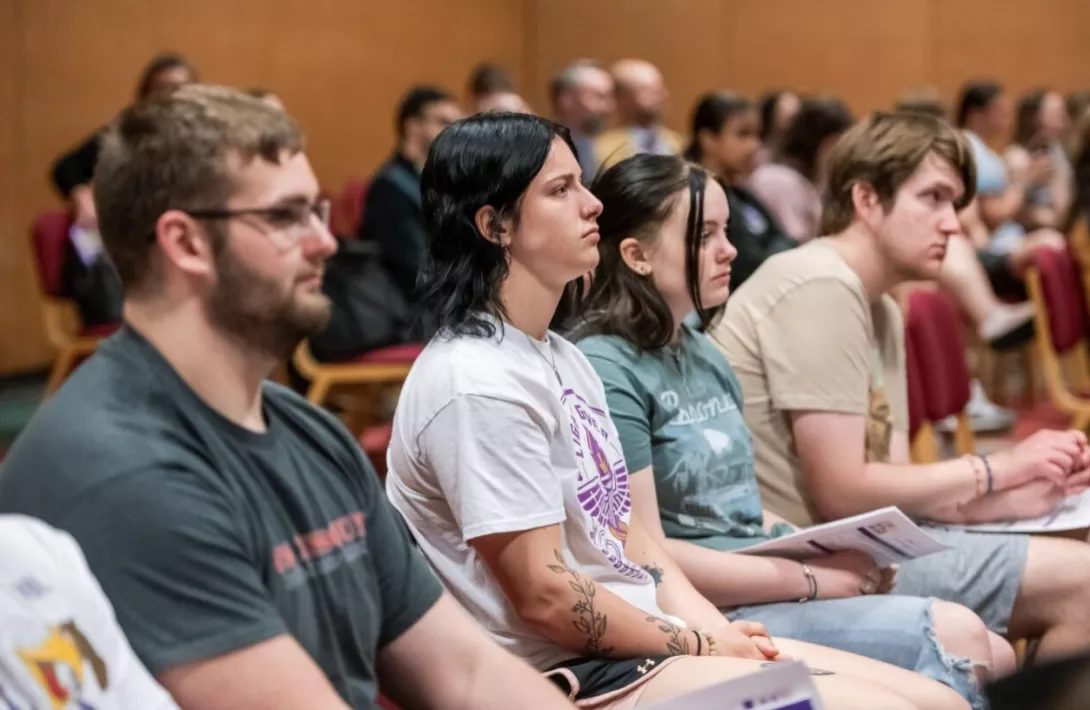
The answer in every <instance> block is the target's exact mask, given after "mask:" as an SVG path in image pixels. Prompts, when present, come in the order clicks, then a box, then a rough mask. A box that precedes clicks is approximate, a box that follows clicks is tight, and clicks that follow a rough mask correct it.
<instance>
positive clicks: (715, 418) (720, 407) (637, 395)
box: [579, 325, 780, 550]
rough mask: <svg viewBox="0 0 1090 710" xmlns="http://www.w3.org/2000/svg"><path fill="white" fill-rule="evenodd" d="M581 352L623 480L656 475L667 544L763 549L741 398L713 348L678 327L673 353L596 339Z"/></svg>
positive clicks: (613, 338)
mask: <svg viewBox="0 0 1090 710" xmlns="http://www.w3.org/2000/svg"><path fill="white" fill-rule="evenodd" d="M579 348H580V349H581V350H582V351H583V353H584V354H585V355H586V356H587V359H588V360H589V361H590V363H591V365H592V366H593V367H594V370H595V371H596V372H597V373H598V376H599V377H600V378H601V380H602V384H603V385H604V386H605V391H606V401H607V403H608V405H609V413H610V416H611V417H612V418H613V421H614V423H615V424H616V426H617V431H618V434H619V435H620V439H621V446H622V448H623V450H624V455H625V461H626V463H627V464H628V468H629V470H630V471H632V473H633V475H636V474H637V473H638V472H639V471H642V470H644V469H646V468H647V467H648V466H651V468H652V471H653V472H654V476H655V492H656V493H657V495H658V503H659V515H660V517H661V519H662V527H663V531H664V532H665V533H666V535H667V537H672V538H684V539H687V540H690V541H691V542H694V543H696V544H699V545H703V546H705V547H711V548H715V549H719V550H734V549H739V548H743V547H747V546H749V545H753V544H756V543H758V542H761V541H763V540H767V539H768V535H766V534H765V532H764V529H763V513H762V510H761V495H760V491H759V490H758V487H757V478H756V475H755V473H754V469H753V441H752V438H751V436H750V433H749V429H748V428H747V427H746V423H745V420H744V419H743V417H742V412H741V410H740V409H739V404H738V403H739V402H741V401H742V395H741V389H740V387H739V385H738V380H737V379H736V378H735V376H734V373H733V372H732V371H731V369H730V365H728V364H727V361H726V360H725V359H724V358H723V356H722V355H721V354H720V353H719V351H718V350H716V348H715V346H713V345H712V344H711V343H710V342H709V341H708V339H707V338H705V337H704V335H702V334H701V333H699V332H697V331H696V330H694V329H692V328H691V327H689V326H687V325H686V326H684V327H683V328H682V331H681V341H680V343H679V345H678V346H677V347H670V348H663V349H661V350H658V351H653V352H641V351H639V350H638V349H637V348H636V346H634V345H633V344H632V343H629V342H628V341H626V340H624V339H623V338H620V337H618V336H612V335H597V336H591V337H588V338H584V339H583V340H581V341H580V342H579ZM775 532H777V533H778V532H780V531H779V530H777V531H775Z"/></svg>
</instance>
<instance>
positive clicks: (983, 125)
mask: <svg viewBox="0 0 1090 710" xmlns="http://www.w3.org/2000/svg"><path fill="white" fill-rule="evenodd" d="M957 125H958V127H959V128H961V129H963V130H964V131H965V135H966V136H967V137H968V139H969V145H970V147H971V148H972V150H973V159H974V161H975V162H976V183H977V184H976V193H977V203H978V206H979V214H980V218H981V221H982V222H983V224H984V226H985V227H986V228H987V232H988V236H987V240H986V241H985V242H984V243H978V244H977V247H978V248H980V249H984V250H986V251H990V252H993V253H996V254H1009V255H1011V263H1012V265H1014V267H1015V268H1016V269H1018V270H1019V271H1021V270H1022V269H1024V268H1025V266H1026V265H1027V262H1028V260H1030V259H1032V251H1033V249H1034V248H1036V247H1037V246H1043V247H1047V248H1051V249H1063V248H1065V240H1064V236H1063V235H1062V234H1060V233H1059V232H1057V231H1056V230H1055V229H1038V230H1035V231H1033V232H1031V233H1029V234H1027V233H1026V230H1025V228H1024V227H1023V226H1022V225H1021V224H1019V223H1018V221H1017V217H1018V215H1019V213H1020V212H1021V211H1022V208H1023V207H1024V206H1025V203H1026V194H1027V193H1028V192H1029V191H1031V190H1035V189H1037V188H1042V187H1045V186H1047V184H1048V182H1049V180H1050V179H1051V175H1050V170H1051V166H1050V163H1049V161H1048V159H1047V156H1046V157H1044V159H1041V160H1034V161H1031V162H1030V163H1029V164H1028V165H1022V166H1009V165H1008V164H1007V163H1005V162H1004V161H1003V159H1002V158H1001V157H1000V156H999V153H998V152H997V151H998V150H1004V149H1005V148H1006V147H1007V145H1008V143H1009V142H1010V139H1011V131H1012V128H1013V107H1012V105H1011V99H1010V96H1008V95H1007V93H1006V92H1005V91H1004V90H1003V87H1002V86H1000V85H999V84H997V83H996V82H994V81H974V82H969V83H967V84H966V85H965V86H964V87H962V90H961V96H960V98H959V100H958V108H957Z"/></svg>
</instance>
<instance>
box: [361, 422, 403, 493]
mask: <svg viewBox="0 0 1090 710" xmlns="http://www.w3.org/2000/svg"><path fill="white" fill-rule="evenodd" d="M393 433H394V425H393V423H392V422H381V423H379V424H375V425H374V426H369V427H367V428H365V429H364V430H363V433H361V434H360V436H359V444H360V448H361V449H363V453H365V454H367V458H368V459H370V461H371V466H372V467H374V469H375V473H377V474H378V477H379V478H380V479H382V480H385V479H386V449H388V448H390V438H391V437H392V436H393Z"/></svg>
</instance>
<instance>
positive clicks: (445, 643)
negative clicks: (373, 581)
mask: <svg viewBox="0 0 1090 710" xmlns="http://www.w3.org/2000/svg"><path fill="white" fill-rule="evenodd" d="M379 675H380V677H381V685H382V689H383V692H384V693H385V694H387V695H389V696H390V697H391V698H392V699H393V700H395V701H396V702H397V703H398V704H399V705H401V706H402V707H412V708H432V709H433V710H477V709H479V710H507V709H508V708H510V709H511V710H530V709H531V708H533V709H534V710H537V709H538V708H541V709H542V710H559V709H560V708H570V707H571V705H570V704H569V703H568V701H567V700H566V699H565V698H564V697H563V695H561V693H560V692H559V690H557V688H556V686H554V685H553V684H552V683H550V682H549V681H547V680H545V679H544V678H543V677H542V676H541V675H539V674H538V673H537V672H536V671H534V670H533V669H532V668H530V666H528V665H526V664H525V663H523V662H522V661H520V660H519V659H517V658H515V657H514V656H512V655H511V654H509V653H507V652H506V651H504V650H503V649H501V648H500V647H499V646H497V645H496V644H494V643H492V641H491V640H489V639H488V637H487V636H485V634H484V633H483V632H482V631H481V629H480V627H479V626H477V624H476V623H474V622H473V620H472V619H471V618H470V617H469V616H468V615H467V614H466V613H465V611H463V610H462V608H461V607H459V606H458V604H457V603H456V602H454V601H453V600H452V599H451V598H450V597H449V596H447V595H444V596H443V597H442V598H440V600H439V601H438V602H437V603H436V604H435V606H433V607H432V608H431V609H430V610H428V612H427V613H426V614H425V615H424V616H423V617H421V618H420V620H419V621H417V622H416V623H415V624H414V625H413V626H412V627H410V628H409V630H408V631H406V632H405V633H403V634H402V635H401V636H399V637H398V638H397V640H395V641H393V642H392V643H390V644H389V645H388V646H386V648H384V649H383V650H382V652H381V653H380V654H379Z"/></svg>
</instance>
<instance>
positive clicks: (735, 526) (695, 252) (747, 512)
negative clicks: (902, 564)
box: [571, 155, 1013, 707]
mask: <svg viewBox="0 0 1090 710" xmlns="http://www.w3.org/2000/svg"><path fill="white" fill-rule="evenodd" d="M594 193H595V195H596V196H597V197H598V198H599V199H600V200H602V204H603V213H602V217H601V218H600V220H599V230H600V234H601V242H600V244H599V252H600V254H601V260H600V262H599V265H598V268H597V270H596V271H595V273H594V277H593V279H592V286H591V291H590V294H589V296H588V297H587V298H586V299H585V300H584V301H583V303H582V304H581V306H582V308H583V312H582V315H581V316H580V317H579V318H578V319H576V320H575V321H574V323H573V324H572V331H571V337H572V338H573V339H574V340H575V341H576V342H577V343H578V345H579V348H580V350H582V351H583V353H584V354H585V355H586V356H587V358H588V360H589V361H590V363H591V365H592V366H593V367H594V369H595V371H596V372H597V373H598V375H599V377H600V378H601V379H602V382H603V385H604V387H605V393H606V402H607V404H608V407H609V411H610V414H611V416H612V418H613V421H614V422H615V423H616V424H617V429H618V433H619V436H620V442H621V446H622V448H623V450H624V456H625V461H626V463H627V465H628V468H629V470H630V471H631V472H632V473H631V490H632V505H633V510H634V512H635V517H636V518H637V519H639V520H640V521H641V522H643V524H644V526H645V527H646V528H647V529H649V530H651V531H652V532H653V534H654V535H655V536H656V537H657V538H658V540H659V542H660V543H662V544H663V545H664V547H665V549H666V550H667V552H668V553H669V554H670V555H671V557H672V558H673V559H674V560H675V561H676V562H677V563H678V565H679V566H680V567H681V570H682V572H683V573H685V574H686V575H688V576H689V578H690V579H691V580H692V581H693V583H694V584H695V585H696V587H697V589H698V590H699V591H700V592H701V593H702V594H703V595H704V596H705V597H707V598H708V599H710V600H711V601H712V602H714V603H715V604H716V605H717V606H719V607H721V608H723V609H725V610H727V616H728V617H729V618H731V619H745V620H750V621H759V622H761V623H762V624H764V625H765V626H766V628H768V629H769V630H770V632H771V633H772V634H773V636H777V637H780V636H782V637H787V638H792V639H798V640H799V641H808V642H811V643H817V644H821V645H823V646H829V647H832V648H836V649H840V650H841V651H847V652H850V653H855V654H859V655H860V656H866V657H869V658H873V659H877V660H880V661H884V662H885V663H889V664H893V665H896V666H900V668H902V669H907V670H911V671H916V672H918V673H921V674H923V675H926V676H928V677H929V678H931V679H933V680H936V681H938V682H941V683H943V684H945V685H947V686H949V687H950V688H953V689H955V690H956V691H958V692H959V693H960V694H961V695H962V696H963V697H965V698H967V699H970V700H971V701H972V702H973V703H974V707H980V704H981V702H982V699H981V697H980V695H979V691H978V689H977V685H976V679H975V678H974V673H975V672H974V670H973V666H974V665H991V664H992V663H993V662H994V660H995V659H994V658H993V653H992V648H991V646H990V642H989V636H988V632H987V630H986V629H985V627H984V624H983V622H982V621H981V620H980V619H979V618H978V617H977V616H976V615H975V614H973V613H972V612H971V611H969V610H968V609H966V608H965V607H962V606H959V605H956V604H951V603H947V602H940V601H935V600H931V599H923V598H919V597H908V596H892V595H885V594H882V592H887V591H889V590H890V588H891V587H892V586H893V584H894V583H895V577H896V575H895V572H894V571H890V570H880V569H878V568H877V567H876V566H875V564H874V563H873V561H872V560H871V559H870V558H869V557H867V556H865V555H861V554H859V553H855V552H838V553H833V554H831V555H815V556H813V557H812V558H809V559H807V560H805V561H804V562H802V563H800V562H797V561H793V560H789V559H782V558H768V557H747V556H744V555H739V554H734V551H735V550H739V549H742V548H745V547H749V546H751V545H755V544H757V543H760V542H763V541H766V540H768V539H769V538H770V537H777V536H779V535H782V534H785V533H787V532H791V531H792V527H791V526H790V525H787V524H786V523H783V522H782V519H780V518H777V517H775V516H772V515H770V514H768V513H765V512H764V511H763V509H762V504H761V495H760V491H759V489H758V486H757V478H756V473H755V470H754V450H753V441H752V437H751V436H750V432H749V429H748V428H747V426H746V422H745V419H744V418H743V417H742V412H741V407H742V393H741V391H740V386H739V384H738V380H737V378H736V377H735V375H734V372H733V370H732V369H731V366H730V364H729V363H727V361H726V360H725V359H724V358H723V356H722V355H721V354H720V353H719V351H718V349H717V348H716V347H715V346H714V345H713V344H712V343H711V342H710V341H709V340H708V338H707V337H706V336H705V335H704V333H703V331H704V330H705V329H706V328H707V326H708V325H709V324H710V323H712V322H713V321H714V320H715V319H716V318H717V314H718V313H719V312H720V311H721V310H722V309H723V307H724V304H725V303H726V301H727V297H728V294H729V293H730V286H729V281H730V279H729V275H730V271H731V268H732V261H733V257H734V248H733V246H732V245H731V243H730V241H729V240H728V238H727V236H728V235H727V230H726V224H727V221H728V215H729V214H730V212H729V203H728V201H727V199H726V195H725V193H724V190H723V189H722V188H721V187H720V185H719V184H718V183H717V182H716V181H715V180H714V179H711V178H710V177H709V176H708V175H707V174H706V173H705V172H704V171H703V170H701V169H700V168H697V167H695V166H691V165H687V164H685V163H684V162H683V161H681V160H678V159H676V158H669V157H667V158H663V157H655V156H648V155H641V156H637V157H634V158H631V159H629V160H626V161H623V162H621V163H619V164H617V165H616V166H614V167H613V168H611V169H609V170H608V171H606V172H605V173H604V174H603V175H601V176H600V177H599V179H598V181H597V182H596V183H595V186H594ZM798 345H799V347H806V344H805V343H799V344H798ZM875 594H878V596H871V595H875ZM803 602H808V603H803ZM995 641H996V644H997V647H998V648H999V649H1000V650H1005V651H1006V653H1007V654H1008V659H1007V660H1008V661H1009V660H1010V659H1011V657H1012V656H1013V654H1011V653H1010V650H1009V646H1006V645H1005V642H1002V641H1001V640H1000V639H998V637H996V638H995ZM786 643H787V642H784V641H778V644H779V645H780V647H781V648H782V649H783V650H784V652H785V653H788V654H791V655H794V656H797V655H800V654H799V653H798V652H797V651H796V650H795V649H794V648H792V647H789V646H787V645H786ZM959 658H960V659H959ZM853 660H856V662H857V663H860V664H864V663H866V662H865V661H863V660H862V659H855V657H853ZM877 673H883V674H885V675H884V676H883V677H885V678H888V679H889V680H890V681H891V682H897V683H898V685H897V687H898V688H906V687H910V688H911V690H902V692H906V693H909V694H910V697H912V698H913V699H914V700H915V701H916V702H918V703H921V704H923V705H928V706H935V703H936V702H937V701H936V700H935V691H936V688H934V687H932V686H931V685H930V684H928V683H926V682H924V681H923V679H922V678H913V677H912V676H908V675H907V674H904V673H902V672H901V671H900V670H896V671H895V670H893V669H891V668H889V667H887V666H882V665H877V664H875V669H874V671H873V672H872V671H868V677H872V678H873V677H876V674H877ZM897 678H900V680H899V681H897V680H895V679H897ZM915 693H919V695H916V694H915ZM876 707H877V706H876Z"/></svg>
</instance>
